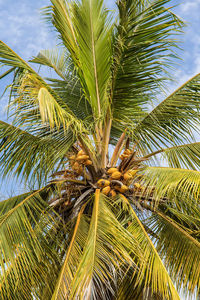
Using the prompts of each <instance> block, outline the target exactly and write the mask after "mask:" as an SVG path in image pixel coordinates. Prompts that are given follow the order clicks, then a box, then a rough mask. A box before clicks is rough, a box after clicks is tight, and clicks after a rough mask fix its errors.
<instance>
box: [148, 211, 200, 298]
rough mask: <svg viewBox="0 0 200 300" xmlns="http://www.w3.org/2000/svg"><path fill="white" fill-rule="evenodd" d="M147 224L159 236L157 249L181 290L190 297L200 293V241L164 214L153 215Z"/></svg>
mask: <svg viewBox="0 0 200 300" xmlns="http://www.w3.org/2000/svg"><path fill="white" fill-rule="evenodd" d="M147 222H148V224H149V225H150V226H151V228H152V229H153V231H154V233H155V234H156V235H157V239H156V241H155V243H156V248H157V250H158V253H159V255H160V256H161V257H162V258H163V260H164V262H165V265H166V266H167V269H168V270H169V273H170V276H171V277H172V278H173V279H174V280H175V281H176V283H177V287H178V288H179V290H180V289H181V288H184V289H185V293H188V294H190V295H192V294H193V293H195V291H197V290H198V291H199V288H200V286H199V284H200V241H198V240H197V239H195V238H193V237H192V236H191V235H190V234H189V233H188V232H187V231H185V230H184V229H183V228H181V227H180V226H179V225H178V224H177V223H176V222H175V221H174V220H173V219H172V218H170V217H166V216H165V215H164V214H163V213H160V212H155V213H153V214H152V216H151V217H150V218H149V219H148V221H147ZM188 261H189V262H190V263H187V262H188ZM196 289H197V290H196Z"/></svg>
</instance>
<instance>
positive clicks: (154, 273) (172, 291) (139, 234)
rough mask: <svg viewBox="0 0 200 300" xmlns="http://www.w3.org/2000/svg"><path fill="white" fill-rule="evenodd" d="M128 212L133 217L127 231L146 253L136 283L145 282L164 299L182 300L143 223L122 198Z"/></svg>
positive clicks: (122, 198)
mask: <svg viewBox="0 0 200 300" xmlns="http://www.w3.org/2000/svg"><path fill="white" fill-rule="evenodd" d="M121 200H122V201H123V202H124V205H127V211H128V212H129V215H130V216H131V220H130V223H131V224H130V225H129V227H128V228H127V230H128V231H129V232H130V233H131V234H132V235H133V236H134V237H135V238H136V239H137V240H138V242H139V244H140V247H141V249H142V250H141V251H142V252H143V253H144V257H145V259H144V261H143V264H142V265H140V266H139V268H140V271H139V272H138V275H137V279H136V282H137V284H138V285H140V284H143V283H144V282H145V287H150V288H151V290H152V293H154V292H155V293H158V294H159V295H160V296H161V297H163V298H164V299H180V297H179V295H178V292H177V291H176V288H175V286H174V284H173V282H172V280H171V278H170V276H169V274H168V272H167V269H166V267H165V266H164V264H163V262H162V259H161V257H160V256H159V254H158V252H157V250H156V247H155V246H154V244H153V242H152V240H151V239H150V237H149V236H148V234H147V232H146V230H145V228H144V226H143V224H142V222H141V221H140V220H139V218H138V216H137V215H136V213H135V211H134V210H133V208H132V206H131V205H130V203H129V201H128V200H127V199H126V198H125V197H124V196H121Z"/></svg>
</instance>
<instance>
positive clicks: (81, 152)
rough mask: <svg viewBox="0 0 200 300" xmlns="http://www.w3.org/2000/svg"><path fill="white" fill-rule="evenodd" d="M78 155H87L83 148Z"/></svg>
mask: <svg viewBox="0 0 200 300" xmlns="http://www.w3.org/2000/svg"><path fill="white" fill-rule="evenodd" d="M77 155H85V152H84V151H83V150H80V151H79V152H78V154H77Z"/></svg>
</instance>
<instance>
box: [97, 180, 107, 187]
mask: <svg viewBox="0 0 200 300" xmlns="http://www.w3.org/2000/svg"><path fill="white" fill-rule="evenodd" d="M97 185H98V187H100V188H104V187H106V186H109V185H110V181H109V180H106V179H99V180H98V181H97Z"/></svg>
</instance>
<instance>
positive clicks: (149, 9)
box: [0, 0, 200, 300]
mask: <svg viewBox="0 0 200 300" xmlns="http://www.w3.org/2000/svg"><path fill="white" fill-rule="evenodd" d="M169 2H170V0H154V1H150V0H149V1H146V0H143V1H141V0H134V1H133V0H118V1H117V9H116V11H117V12H118V14H117V13H116V12H115V13H112V12H111V11H109V10H107V9H106V8H105V6H104V3H103V0H81V1H78V0H77V1H66V0H51V6H48V7H46V8H45V9H44V10H43V13H44V16H45V19H46V21H47V22H48V23H49V24H51V25H52V27H53V28H54V30H55V31H56V33H57V35H58V37H59V45H58V48H56V49H54V50H43V51H41V52H40V53H39V54H38V56H36V57H34V58H32V59H31V60H30V61H29V62H26V61H24V60H23V59H22V58H21V57H19V56H18V55H17V54H16V53H15V52H14V51H13V50H12V49H10V48H9V47H8V46H7V45H6V44H5V43H3V42H0V63H1V67H2V69H1V70H3V71H2V73H1V79H3V78H4V77H6V78H7V81H6V82H8V80H10V84H9V85H8V86H7V89H9V91H10V97H9V105H8V108H9V115H10V117H11V118H10V120H11V122H10V123H6V122H3V121H0V139H1V143H0V151H1V152H0V163H1V173H2V175H3V176H4V177H5V176H7V175H10V174H13V176H16V177H18V178H20V179H22V180H25V181H26V182H27V184H31V185H32V188H31V189H30V191H29V192H27V193H25V194H23V195H19V196H15V197H12V198H10V199H7V200H5V201H2V202H0V249H1V250H0V295H1V296H0V298H1V299H3V300H4V299H14V300H17V299H20V300H21V299H26V300H27V299H40V300H42V299H44V300H48V299H52V300H53V299H105V300H107V299H118V300H121V299H126V300H127V299H166V300H172V299H173V300H176V299H180V296H179V292H180V293H185V295H199V290H200V210H199V198H200V172H199V171H198V170H199V167H200V142H196V141H195V136H197V133H198V130H199V124H200V117H199V108H200V75H199V74H198V75H196V76H195V77H193V78H192V79H190V80H189V81H188V82H186V83H185V84H183V85H182V86H181V87H180V88H178V89H177V90H176V91H175V92H173V93H172V94H171V95H170V96H168V97H167V98H166V99H164V100H163V101H162V102H160V101H161V95H162V94H163V93H162V91H163V87H164V84H165V82H166V80H167V79H169V78H170V75H169V68H170V66H171V65H172V61H174V57H176V56H177V55H176V52H177V51H176V49H177V47H178V46H177V34H179V33H180V32H181V30H182V27H183V22H182V21H181V20H180V19H179V18H178V17H177V16H176V15H175V14H174V13H173V12H172V11H171V9H170V8H169V7H168V6H169ZM171 58H172V60H171ZM38 66H39V69H38V70H39V71H38V72H36V71H35V70H36V69H37V68H38ZM41 69H42V70H43V72H41ZM49 70H50V72H49ZM42 74H45V76H46V77H44V76H42ZM156 103H159V104H158V105H156ZM152 106H153V107H154V108H153V109H152V108H151V107H152Z"/></svg>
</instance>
